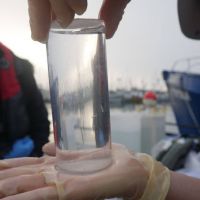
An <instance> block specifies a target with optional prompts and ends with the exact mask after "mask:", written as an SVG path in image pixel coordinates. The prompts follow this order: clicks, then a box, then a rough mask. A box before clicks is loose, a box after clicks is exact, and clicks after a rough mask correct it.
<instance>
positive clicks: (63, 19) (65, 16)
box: [50, 0, 75, 27]
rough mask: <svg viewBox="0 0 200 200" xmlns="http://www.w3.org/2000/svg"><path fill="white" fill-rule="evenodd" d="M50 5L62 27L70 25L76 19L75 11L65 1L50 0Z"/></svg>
mask: <svg viewBox="0 0 200 200" xmlns="http://www.w3.org/2000/svg"><path fill="white" fill-rule="evenodd" d="M50 3H51V7H52V10H53V12H54V14H55V16H56V20H57V21H58V23H59V24H60V25H61V26H62V27H66V26H67V25H69V24H70V23H71V22H72V20H73V19H74V15H75V12H74V10H72V9H71V8H70V7H69V6H68V4H67V3H66V2H65V0H56V1H55V0H50Z"/></svg>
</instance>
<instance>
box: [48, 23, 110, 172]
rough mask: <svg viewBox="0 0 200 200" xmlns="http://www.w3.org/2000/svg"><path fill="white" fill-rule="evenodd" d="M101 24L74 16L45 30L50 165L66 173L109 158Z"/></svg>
mask: <svg viewBox="0 0 200 200" xmlns="http://www.w3.org/2000/svg"><path fill="white" fill-rule="evenodd" d="M104 29H105V28H104V24H103V22H102V21H101V20H97V19H75V20H74V21H73V22H72V23H71V24H70V25H69V26H68V27H67V28H61V27H60V26H59V25H58V24H56V23H54V24H52V26H51V29H50V32H49V38H48V42H47V58H48V69H49V83H50V94H51V106H52V114H53V127H54V138H55V143H56V158H57V162H56V168H57V169H58V170H60V171H64V172H67V173H78V174H87V173H93V172H96V171H99V170H102V169H104V168H106V167H107V166H109V165H110V164H111V162H112V159H111V135H110V113H109V94H108V80H107V66H106V51H105V35H104Z"/></svg>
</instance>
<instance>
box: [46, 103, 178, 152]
mask: <svg viewBox="0 0 200 200" xmlns="http://www.w3.org/2000/svg"><path fill="white" fill-rule="evenodd" d="M47 108H48V111H49V120H50V121H51V122H52V118H51V107H50V105H49V104H47ZM148 119H149V120H148ZM110 120H111V140H112V143H120V144H123V145H125V146H126V147H127V148H129V149H130V150H131V151H134V152H145V153H151V147H153V146H154V145H155V144H156V143H157V142H158V141H159V140H160V139H161V138H162V137H164V136H165V132H166V131H168V132H169V131H171V132H174V133H175V132H177V129H176V127H168V126H167V125H166V122H171V123H174V116H173V113H172V111H171V108H170V107H169V106H161V107H160V108H159V109H158V110H153V111H150V112H149V111H147V110H143V109H140V107H133V106H128V107H118V108H111V109H110ZM146 122H149V124H148V123H146ZM144 124H145V126H144ZM51 133H52V134H51V135H50V141H53V140H54V139H53V128H52V123H51ZM146 138H148V140H147V139H146Z"/></svg>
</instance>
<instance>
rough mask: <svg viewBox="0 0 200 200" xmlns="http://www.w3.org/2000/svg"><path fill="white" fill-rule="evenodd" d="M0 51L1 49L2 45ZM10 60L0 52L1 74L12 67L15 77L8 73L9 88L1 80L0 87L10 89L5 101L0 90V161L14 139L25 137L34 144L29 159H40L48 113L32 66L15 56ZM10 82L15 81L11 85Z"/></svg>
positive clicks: (47, 127) (46, 139) (46, 136)
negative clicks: (28, 137)
mask: <svg viewBox="0 0 200 200" xmlns="http://www.w3.org/2000/svg"><path fill="white" fill-rule="evenodd" d="M0 47H2V48H3V46H2V44H1V43H0ZM11 55H12V56H11ZM10 58H11V59H10ZM10 58H9V59H8V57H7V58H5V56H4V52H2V50H1V52H0V70H5V69H3V68H4V67H7V69H6V70H11V69H10V67H11V66H12V65H11V64H13V66H14V70H13V71H14V72H13V73H15V74H13V73H12V75H10V74H11V73H10V74H9V76H8V77H9V79H12V80H10V81H11V82H13V83H12V84H11V83H9V82H8V81H7V82H8V83H7V84H5V83H4V82H5V80H7V79H8V78H7V79H6V78H5V77H4V79H5V80H4V81H3V78H2V77H3V75H2V77H0V87H3V86H4V87H5V86H7V87H8V85H9V84H10V88H11V91H9V92H10V93H11V95H10V96H9V95H7V98H5V97H6V95H4V97H3V94H5V93H6V92H5V91H4V92H1V91H2V90H1V89H0V138H1V139H0V157H3V155H4V154H6V153H8V152H9V151H10V150H11V148H12V145H13V144H14V142H15V141H16V140H17V139H20V138H23V137H25V136H30V137H31V138H32V140H33V142H34V150H33V152H32V154H31V156H41V155H42V146H43V145H44V144H45V143H47V142H48V137H49V121H48V113H47V110H46V107H45V104H44V101H43V98H42V95H41V93H40V91H39V90H38V87H37V85H36V81H35V79H34V75H33V66H32V65H31V63H30V62H29V61H27V60H25V59H21V58H19V57H17V56H15V55H14V54H13V53H12V52H11V54H10ZM6 62H7V64H6ZM0 75H1V71H0ZM13 77H14V78H13ZM13 79H16V80H15V81H13ZM11 86H12V87H11ZM17 86H18V87H17ZM12 88H14V89H15V90H14V89H12ZM16 88H17V89H16ZM8 89H9V87H8ZM8 89H7V91H8ZM7 93H8V92H7ZM7 93H6V94H7Z"/></svg>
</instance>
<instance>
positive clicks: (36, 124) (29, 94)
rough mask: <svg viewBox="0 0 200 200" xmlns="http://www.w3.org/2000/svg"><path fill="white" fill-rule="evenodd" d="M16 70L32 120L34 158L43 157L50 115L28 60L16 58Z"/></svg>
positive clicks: (31, 133)
mask: <svg viewBox="0 0 200 200" xmlns="http://www.w3.org/2000/svg"><path fill="white" fill-rule="evenodd" d="M15 61H16V68H17V70H16V71H17V75H18V79H19V82H20V84H21V88H22V92H23V95H24V99H25V104H26V107H27V112H28V116H29V120H30V130H29V135H30V136H31V138H32V139H33V141H34V145H35V149H34V152H33V156H41V155H42V146H43V145H44V144H45V143H47V142H48V138H49V124H50V123H49V121H48V113H47V109H46V107H45V103H44V101H43V98H42V95H41V92H40V91H39V89H38V87H37V84H36V81H35V79H34V75H33V66H32V65H31V63H30V62H29V61H27V60H24V59H20V58H16V59H15Z"/></svg>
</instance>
